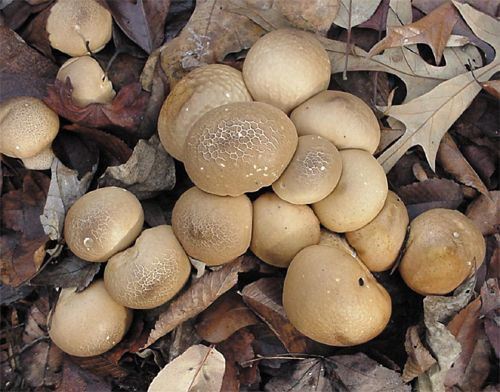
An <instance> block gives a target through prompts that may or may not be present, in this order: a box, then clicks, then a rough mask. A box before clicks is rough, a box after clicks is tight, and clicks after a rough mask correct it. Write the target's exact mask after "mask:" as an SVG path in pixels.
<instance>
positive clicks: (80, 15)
mask: <svg viewBox="0 0 500 392" xmlns="http://www.w3.org/2000/svg"><path fill="white" fill-rule="evenodd" d="M112 27H113V24H112V18H111V13H110V12H109V11H108V10H107V9H106V8H104V7H103V6H101V5H100V4H99V3H98V2H97V1H95V0H57V2H56V3H55V4H54V5H53V6H52V8H51V9H50V13H49V16H48V19H47V25H46V30H47V33H48V34H49V42H50V46H52V47H53V48H54V49H57V50H60V51H61V52H63V53H66V54H68V55H70V56H72V57H77V56H83V55H85V54H88V50H87V45H86V42H88V47H89V49H90V50H91V51H92V53H96V52H99V51H100V50H101V49H102V48H104V46H106V44H107V43H108V42H109V40H110V39H111V34H112Z"/></svg>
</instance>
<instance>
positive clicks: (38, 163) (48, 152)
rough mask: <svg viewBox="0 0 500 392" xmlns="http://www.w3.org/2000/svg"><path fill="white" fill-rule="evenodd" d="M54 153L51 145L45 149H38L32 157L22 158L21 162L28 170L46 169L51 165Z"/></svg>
mask: <svg viewBox="0 0 500 392" xmlns="http://www.w3.org/2000/svg"><path fill="white" fill-rule="evenodd" d="M54 158H55V155H54V151H52V147H47V148H46V149H45V150H42V151H40V152H39V153H38V154H36V155H35V156H34V157H30V158H23V159H22V161H23V164H24V167H25V168H26V169H29V170H48V169H50V168H51V166H52V162H53V161H54Z"/></svg>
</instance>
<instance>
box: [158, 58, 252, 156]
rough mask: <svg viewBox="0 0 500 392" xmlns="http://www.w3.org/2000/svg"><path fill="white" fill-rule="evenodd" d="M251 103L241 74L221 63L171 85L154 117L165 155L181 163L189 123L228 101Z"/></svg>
mask: <svg viewBox="0 0 500 392" xmlns="http://www.w3.org/2000/svg"><path fill="white" fill-rule="evenodd" d="M247 101H252V97H251V96H250V93H249V92H248V90H247V88H246V86H245V83H244V82H243V76H242V75H241V72H240V71H238V70H236V69H234V68H232V67H229V66H227V65H223V64H209V65H205V66H202V67H200V68H197V69H195V70H194V71H191V72H190V73H189V74H187V75H186V76H185V77H184V78H182V80H181V81H180V82H179V83H177V84H176V85H175V87H174V88H173V90H172V91H171V92H170V94H169V95H168V97H167V99H166V100H165V102H164V103H163V106H162V108H161V111H160V116H159V117H158V134H159V135H160V140H161V143H162V144H163V147H164V148H165V150H167V152H168V153H169V154H170V155H172V156H173V157H174V158H175V159H178V160H180V161H183V160H184V142H185V141H186V138H187V135H188V132H189V130H190V129H191V127H192V126H193V124H194V123H195V122H196V121H197V120H198V119H199V118H200V117H201V116H202V115H203V114H205V113H207V112H208V111H210V110H211V109H214V108H216V107H218V106H222V105H225V104H228V103H231V102H247Z"/></svg>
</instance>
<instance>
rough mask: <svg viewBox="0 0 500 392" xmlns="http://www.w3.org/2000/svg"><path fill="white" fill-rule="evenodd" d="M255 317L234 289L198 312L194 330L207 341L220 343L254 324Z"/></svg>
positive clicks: (255, 321) (256, 320)
mask: <svg viewBox="0 0 500 392" xmlns="http://www.w3.org/2000/svg"><path fill="white" fill-rule="evenodd" d="M257 322H258V319H257V317H255V315H254V314H253V313H252V311H251V310H250V309H248V307H247V306H246V305H245V303H244V302H243V300H242V299H241V296H240V295H239V294H237V293H236V292H234V291H231V292H228V293H226V294H224V295H223V296H221V297H219V298H218V299H217V300H216V301H215V302H214V303H213V304H212V305H210V307H209V308H208V309H207V310H205V311H204V312H203V313H201V314H200V316H199V318H198V322H197V323H196V326H195V327H196V332H198V335H200V336H201V337H202V338H203V340H206V341H207V342H209V343H220V342H222V341H224V340H226V339H227V338H229V337H230V336H231V335H232V334H233V333H235V332H236V331H238V330H239V329H241V328H244V327H246V326H248V325H252V324H256V323H257Z"/></svg>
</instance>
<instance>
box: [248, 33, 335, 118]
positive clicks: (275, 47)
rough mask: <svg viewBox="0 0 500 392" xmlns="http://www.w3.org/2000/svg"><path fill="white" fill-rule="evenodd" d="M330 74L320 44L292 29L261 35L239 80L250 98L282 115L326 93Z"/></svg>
mask: <svg viewBox="0 0 500 392" xmlns="http://www.w3.org/2000/svg"><path fill="white" fill-rule="evenodd" d="M330 75H331V67H330V58H329V57H328V53H327V52H326V50H325V49H324V48H323V46H322V45H321V43H320V42H319V41H318V40H317V39H316V38H315V37H314V35H313V34H311V33H306V32H305V31H302V30H295V29H279V30H274V31H271V32H270V33H268V34H266V35H264V36H263V37H261V38H260V39H259V40H258V41H257V42H256V43H255V44H254V45H253V46H252V47H251V48H250V50H249V51H248V54H247V57H246V59H245V62H244V63H243V79H244V80H245V83H246V85H247V87H248V90H250V94H252V97H253V98H254V99H255V100H256V101H260V102H266V103H269V104H271V105H273V106H276V107H277V108H280V109H281V110H283V111H284V112H285V113H289V112H290V111H291V110H292V109H294V108H295V107H297V106H298V105H300V104H301V103H302V102H304V101H305V100H306V99H308V98H310V97H312V96H313V95H314V94H317V93H319V92H320V91H323V90H326V89H327V88H328V84H329V83H330Z"/></svg>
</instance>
